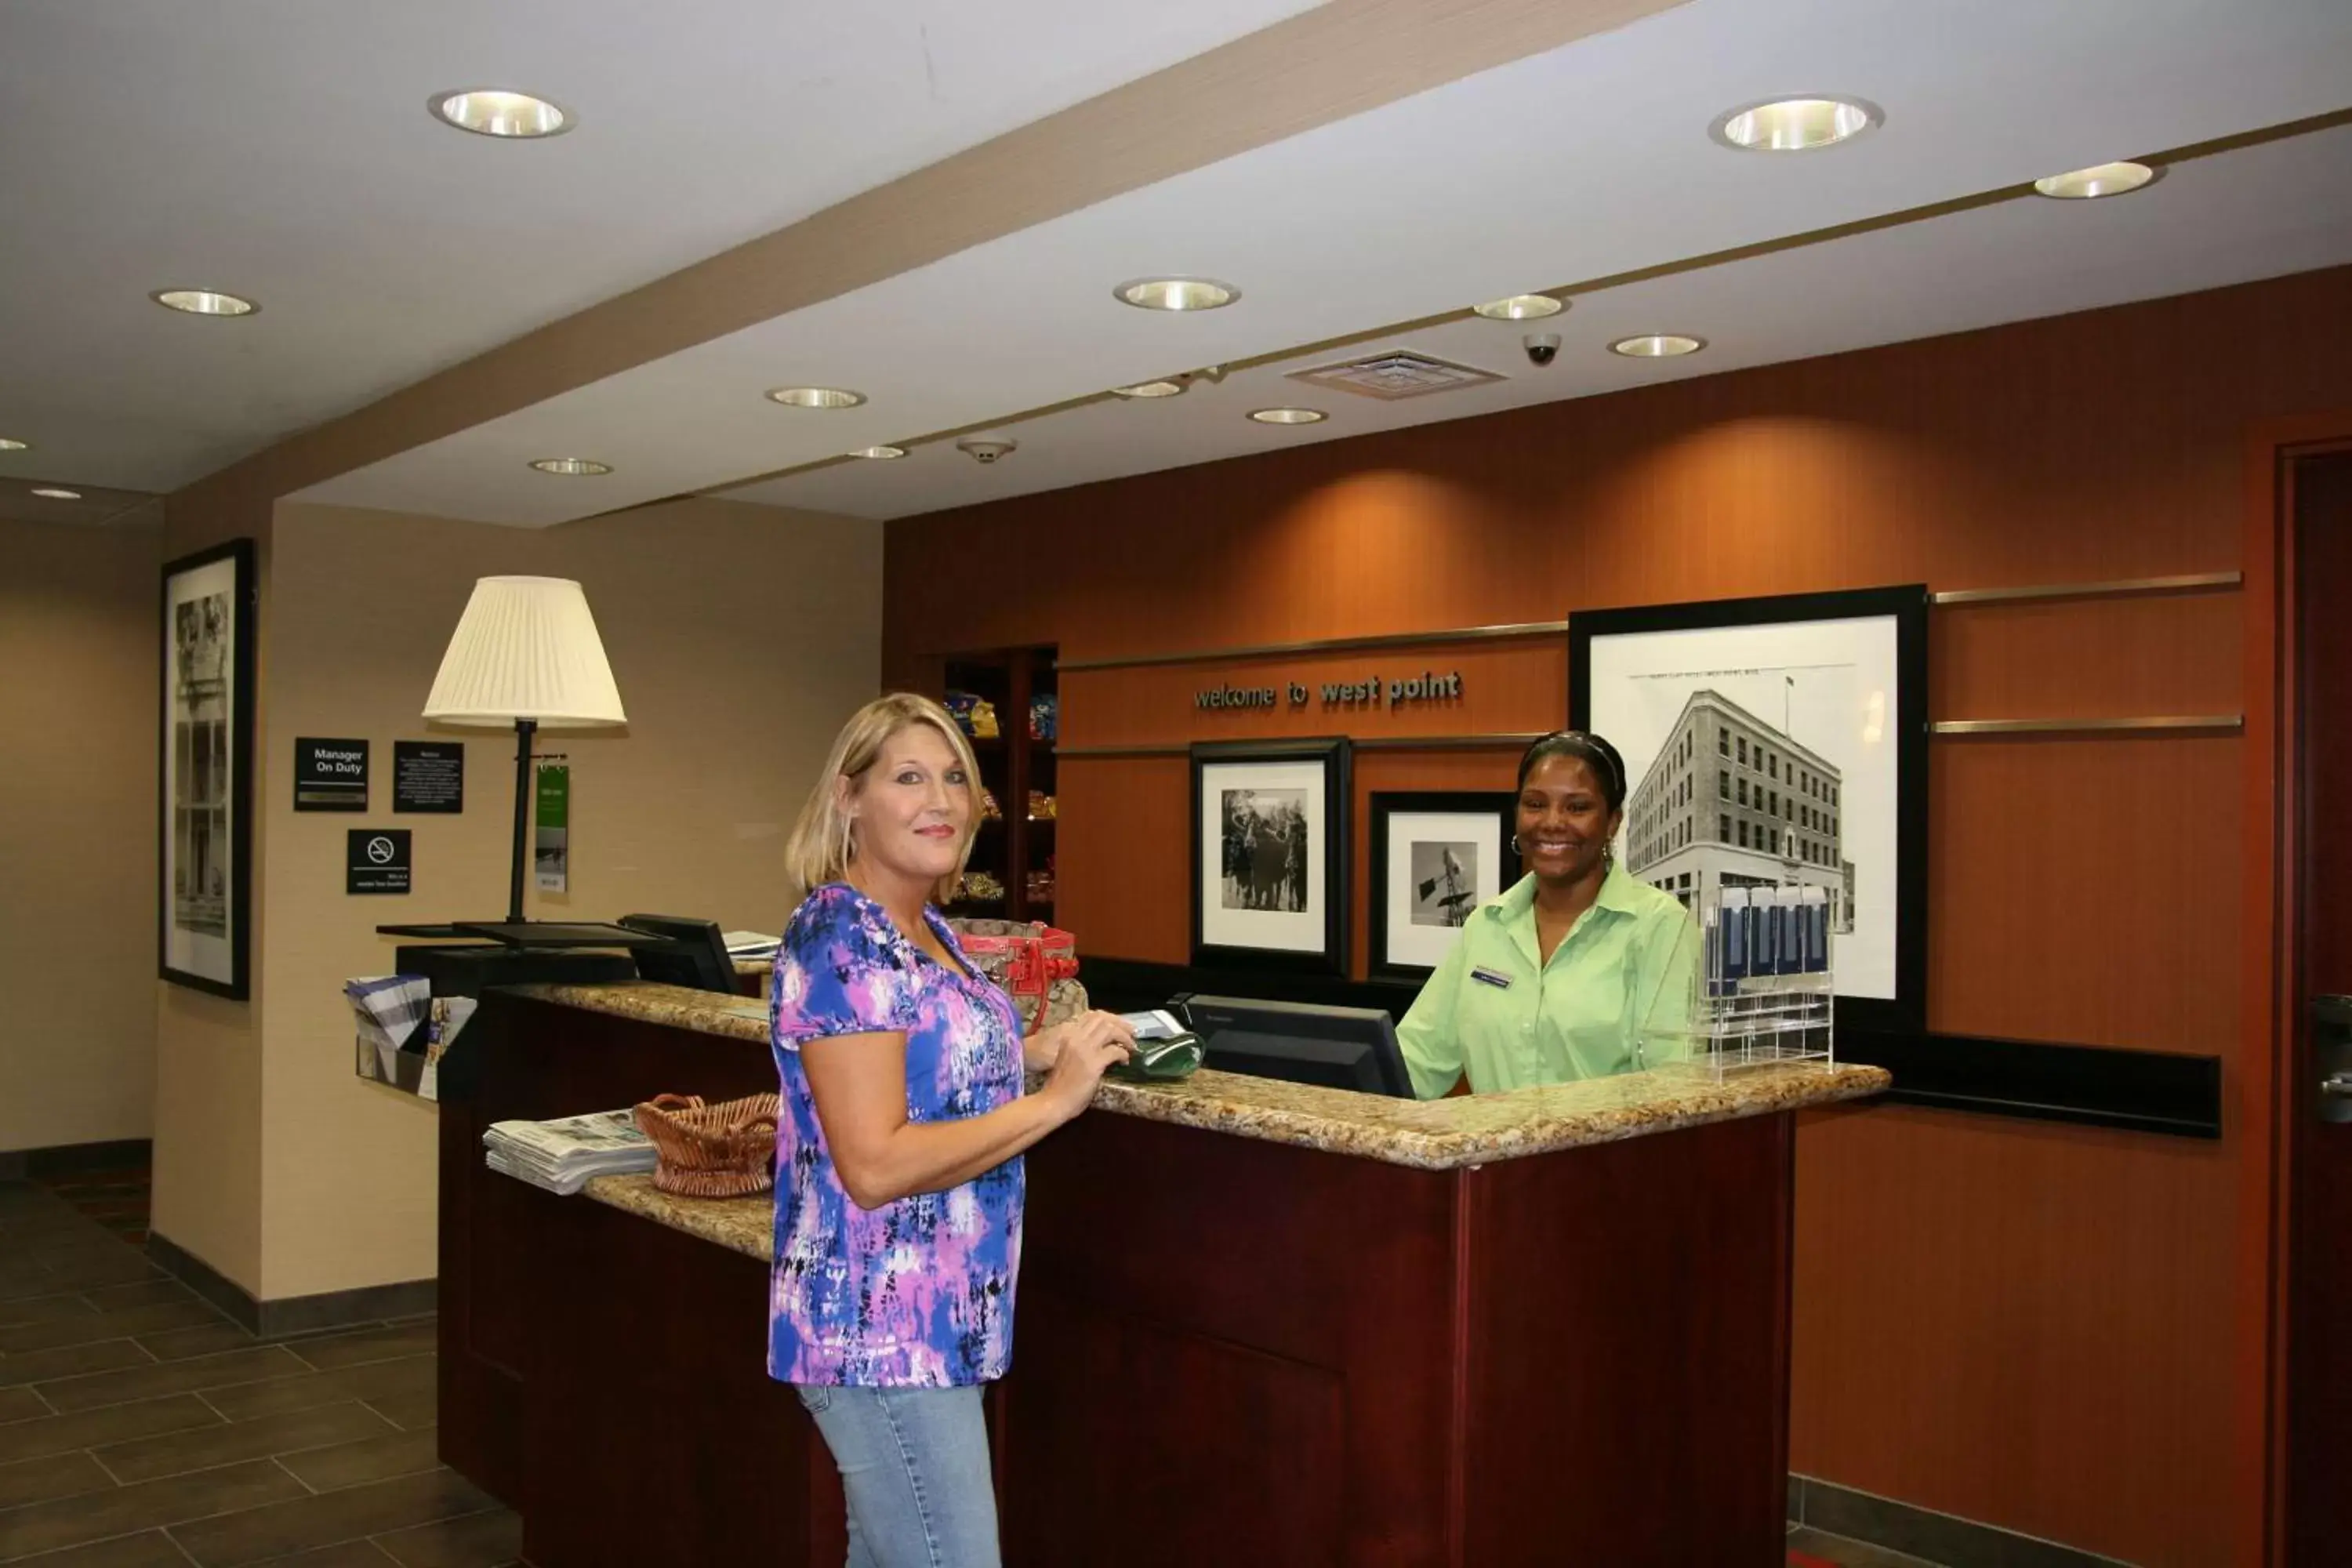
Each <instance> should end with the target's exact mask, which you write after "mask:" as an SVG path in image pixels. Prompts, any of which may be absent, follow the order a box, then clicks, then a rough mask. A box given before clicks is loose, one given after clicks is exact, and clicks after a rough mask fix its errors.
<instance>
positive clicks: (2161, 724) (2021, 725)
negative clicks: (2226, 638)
mask: <svg viewBox="0 0 2352 1568" xmlns="http://www.w3.org/2000/svg"><path fill="white" fill-rule="evenodd" d="M2245 727H2246V716H2245V715H2244V714H2242V713H2171V714H2164V715H2161V716H2159V717H2156V718H2149V719H1947V720H1944V721H1941V722H1940V723H1935V724H1930V725H1928V726H1927V732H1928V733H1929V734H1930V735H2064V734H2103V733H2128V732H2133V731H2159V730H2211V731H2226V732H2228V733H2231V734H2235V733H2237V732H2238V731H2242V730H2243V729H2244V728H2245Z"/></svg>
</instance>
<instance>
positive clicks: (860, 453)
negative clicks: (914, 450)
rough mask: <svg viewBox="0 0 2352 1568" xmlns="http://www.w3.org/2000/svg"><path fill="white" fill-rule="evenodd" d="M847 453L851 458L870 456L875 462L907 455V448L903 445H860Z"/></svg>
mask: <svg viewBox="0 0 2352 1568" xmlns="http://www.w3.org/2000/svg"><path fill="white" fill-rule="evenodd" d="M849 455H850V456H851V457H853V458H874V459H875V460H876V461H877V462H880V461H883V460H885V459H887V458H903V457H905V456H906V455H907V448H906V447H858V448H857V450H856V451H855V452H852V453H850V454H849Z"/></svg>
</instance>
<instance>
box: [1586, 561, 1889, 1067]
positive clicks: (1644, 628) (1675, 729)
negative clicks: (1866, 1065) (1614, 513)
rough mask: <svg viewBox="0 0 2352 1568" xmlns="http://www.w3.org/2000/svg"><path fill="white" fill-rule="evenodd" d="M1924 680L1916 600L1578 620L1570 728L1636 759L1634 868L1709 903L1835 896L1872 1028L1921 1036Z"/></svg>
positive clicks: (1881, 597) (1844, 988)
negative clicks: (1774, 894)
mask: <svg viewBox="0 0 2352 1568" xmlns="http://www.w3.org/2000/svg"><path fill="white" fill-rule="evenodd" d="M1926 704H1927V590H1926V588H1924V587H1921V586H1906V587H1894V588H1871V589H1862V590H1856V591H1852V592H1843V593H1829V594H1799V595H1785V596H1780V597H1774V598H1759V599H1723V600H1714V601H1709V602H1704V603H1698V604H1688V605H1652V606H1645V607H1642V608H1634V609H1620V610H1601V611H1587V612H1580V613H1578V614H1575V615H1572V616H1570V617H1569V722H1570V725H1571V726H1572V727H1574V728H1577V729H1582V730H1591V731H1594V732H1595V733H1598V734H1601V735H1603V736H1605V737H1607V738H1608V739H1609V740H1610V741H1611V742H1613V743H1614V744H1615V745H1616V746H1617V748H1618V750H1619V751H1620V752H1622V753H1623V754H1624V758H1625V770H1626V779H1627V785H1628V787H1627V793H1626V799H1625V820H1624V826H1623V828H1622V831H1621V833H1620V836H1619V842H1618V853H1619V856H1620V857H1621V858H1622V863H1623V864H1624V866H1625V868H1626V869H1627V870H1628V871H1630V872H1631V873H1632V874H1633V875H1634V876H1636V877H1639V878H1641V879H1643V881H1646V882H1649V883H1652V884H1653V885H1654V886H1656V887H1658V888H1661V889H1664V890H1665V891H1667V892H1669V893H1672V894H1674V895H1675V897H1676V898H1678V899H1680V900H1682V901H1683V902H1684V904H1685V906H1687V907H1691V908H1694V909H1696V908H1697V907H1699V906H1700V905H1702V904H1705V903H1706V902H1709V901H1711V900H1713V899H1714V898H1715V897H1716V896H1717V895H1718V894H1719V893H1720V892H1721V891H1722V890H1724V889H1731V888H1788V887H1796V888H1805V889H1820V892H1821V897H1822V899H1823V900H1824V901H1825V902H1826V903H1827V905H1828V907H1829V923H1830V929H1831V931H1832V932H1833V933H1834V936H1833V940H1832V954H1833V967H1834V970H1835V978H1836V984H1837V994H1838V1010H1839V1019H1840V1022H1841V1023H1842V1024H1846V1025H1849V1026H1856V1027H1861V1028H1865V1029H1876V1028H1883V1029H1914V1030H1916V1029H1918V1028H1921V1027H1923V1026H1925V1022H1926V1001H1927V998H1926V986H1927V931H1926V920H1927V712H1926ZM1806 896H1807V897H1808V898H1809V899H1810V898H1811V897H1812V896H1813V895H1811V893H1808V894H1807V895H1806Z"/></svg>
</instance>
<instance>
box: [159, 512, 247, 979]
mask: <svg viewBox="0 0 2352 1568" xmlns="http://www.w3.org/2000/svg"><path fill="white" fill-rule="evenodd" d="M253 605H254V590H253V542H252V541H251V540H249V539H236V540H231V541H229V542H227V543H226V544H222V545H217V546H215V548H213V549H210V550H206V551H202V552H198V553H196V554H194V555H185V556H183V557H181V558H180V559H179V560H177V561H174V562H172V563H170V564H169V565H167V566H165V567H164V568H163V637H162V649H163V671H162V693H161V695H162V701H161V704H160V721H161V725H162V733H161V735H160V737H159V740H160V742H161V749H162V757H161V768H160V770H159V772H160V774H161V777H160V782H159V790H158V809H159V813H160V826H161V833H162V855H161V857H160V863H161V879H160V880H161V886H160V888H159V889H158V891H159V899H158V906H157V908H158V927H159V930H158V938H157V945H158V957H159V962H158V968H157V973H159V974H161V975H162V977H163V979H165V980H169V981H172V982H173V983H174V984H180V985H186V986H191V987H193V988H194V989H196V990H199V991H209V992H211V993H212V994H215V995H216V996H226V997H230V998H233V999H236V1000H242V999H243V998H244V997H245V996H246V994H247V989H248V986H249V984H250V982H249V978H248V976H249V968H248V964H249V949H250V943H251V936H252V928H253V889H252V886H251V868H252V864H253V848H252V846H253V654H254V646H253V645H254V625H253Z"/></svg>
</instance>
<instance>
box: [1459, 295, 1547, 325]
mask: <svg viewBox="0 0 2352 1568" xmlns="http://www.w3.org/2000/svg"><path fill="white" fill-rule="evenodd" d="M1470 309H1471V310H1474V311H1475V312H1476V313H1477V314H1479V315H1481V316H1484V317H1486V319H1487V320H1488V321H1541V320H1543V318H1544V317H1546V316H1557V315H1559V313H1560V312H1561V311H1562V310H1567V309H1568V301H1567V300H1555V299H1553V298H1552V297H1551V296H1550V295H1549V294H1514V295H1512V296H1511V297H1510V298H1509V299H1507V300H1487V301H1486V303H1485V304H1483V305H1473V306H1471V307H1470Z"/></svg>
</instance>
